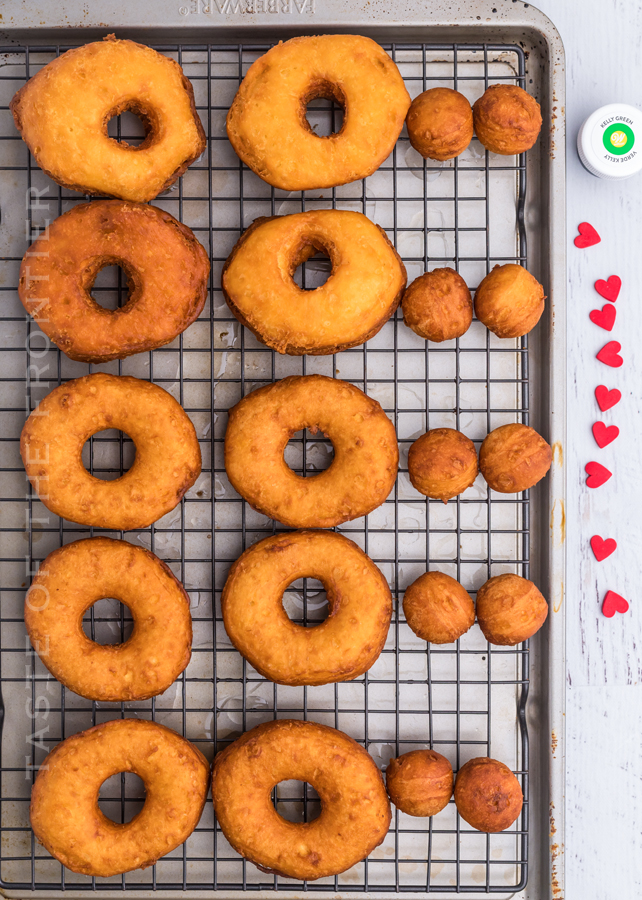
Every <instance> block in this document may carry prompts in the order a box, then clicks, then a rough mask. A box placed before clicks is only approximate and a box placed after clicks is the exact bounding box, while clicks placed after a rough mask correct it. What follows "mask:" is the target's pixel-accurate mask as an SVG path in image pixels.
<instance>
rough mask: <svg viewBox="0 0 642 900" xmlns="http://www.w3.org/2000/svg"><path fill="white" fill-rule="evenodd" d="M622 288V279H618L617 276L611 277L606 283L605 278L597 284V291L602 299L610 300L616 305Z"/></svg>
mask: <svg viewBox="0 0 642 900" xmlns="http://www.w3.org/2000/svg"><path fill="white" fill-rule="evenodd" d="M621 287H622V279H621V278H618V276H617V275H609V277H608V278H607V279H606V281H604V279H603V278H598V279H597V281H596V282H595V290H596V291H597V292H598V294H599V295H600V297H604V299H605V300H610V301H611V303H615V301H616V300H617V298H618V294H619V293H620V288H621Z"/></svg>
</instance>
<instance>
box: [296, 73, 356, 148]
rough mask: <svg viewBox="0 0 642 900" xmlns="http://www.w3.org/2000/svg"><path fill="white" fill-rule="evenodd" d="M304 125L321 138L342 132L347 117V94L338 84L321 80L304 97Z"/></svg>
mask: <svg viewBox="0 0 642 900" xmlns="http://www.w3.org/2000/svg"><path fill="white" fill-rule="evenodd" d="M302 106H303V110H304V111H303V118H304V122H303V126H304V128H306V129H307V130H308V131H311V132H312V134H315V135H316V136H317V137H320V138H328V137H332V136H333V135H337V134H340V133H341V131H342V129H343V123H344V119H345V109H346V99H345V94H344V93H343V91H342V90H341V88H340V87H339V85H338V84H333V83H332V82H330V81H320V82H316V83H315V84H313V85H311V86H310V88H309V89H308V91H307V93H306V94H305V95H304V97H303V98H302Z"/></svg>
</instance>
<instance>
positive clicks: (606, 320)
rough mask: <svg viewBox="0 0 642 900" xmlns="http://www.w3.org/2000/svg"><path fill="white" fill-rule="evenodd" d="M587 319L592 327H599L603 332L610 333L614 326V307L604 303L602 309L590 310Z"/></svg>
mask: <svg viewBox="0 0 642 900" xmlns="http://www.w3.org/2000/svg"><path fill="white" fill-rule="evenodd" d="M589 319H590V320H591V322H592V323H593V324H594V325H599V327H600V328H603V329H604V330H605V331H611V330H612V329H613V326H614V325H615V307H614V306H612V305H611V304H610V303H605V304H604V306H603V307H602V309H592V310H591V311H590V313H589Z"/></svg>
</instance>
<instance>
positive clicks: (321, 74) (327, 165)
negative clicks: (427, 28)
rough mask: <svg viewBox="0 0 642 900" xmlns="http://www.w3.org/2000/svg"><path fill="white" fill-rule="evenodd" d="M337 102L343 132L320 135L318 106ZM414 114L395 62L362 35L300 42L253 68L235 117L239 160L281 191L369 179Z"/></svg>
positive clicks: (232, 130)
mask: <svg viewBox="0 0 642 900" xmlns="http://www.w3.org/2000/svg"><path fill="white" fill-rule="evenodd" d="M321 97H324V98H326V99H328V100H334V101H335V102H336V103H338V104H339V105H340V106H342V107H343V110H344V118H343V125H342V126H341V129H340V130H339V131H338V132H335V133H334V134H330V135H328V136H327V137H321V136H319V135H316V134H315V133H314V131H313V130H312V128H311V127H310V124H309V122H308V120H307V118H306V106H307V104H308V103H309V102H310V101H311V100H315V99H317V98H321ZM409 107H410V95H409V94H408V91H407V90H406V86H405V84H404V83H403V78H402V77H401V74H400V72H399V69H398V68H397V66H396V65H395V63H394V62H393V61H392V60H391V59H390V57H389V56H388V54H387V53H386V52H385V50H383V48H382V47H380V46H379V44H377V43H375V41H373V40H371V39H370V38H368V37H363V36H362V35H354V34H322V35H315V36H314V37H295V38H291V39H290V40H289V41H285V42H283V43H281V42H280V43H278V44H277V45H276V46H275V47H272V49H271V50H268V52H267V53H264V54H263V56H260V57H259V58H258V59H257V60H256V62H254V63H252V65H251V66H250V68H249V70H248V72H247V75H246V76H245V78H244V79H243V82H242V84H241V86H240V88H239V89H238V92H237V94H236V97H235V98H234V102H233V103H232V106H231V107H230V111H229V113H228V115H227V135H228V137H229V139H230V142H231V144H232V146H233V147H234V149H235V150H236V152H237V154H238V156H240V158H241V159H242V160H243V162H244V163H245V164H246V165H248V166H249V167H250V168H251V169H252V170H253V171H254V172H256V174H257V175H258V176H259V177H260V178H262V179H263V180H264V181H267V183H268V184H271V185H272V186H273V187H277V188H282V189H283V190H285V191H305V190H311V189H313V188H325V187H335V186H336V185H339V184H347V183H348V182H349V181H356V180H357V179H359V178H366V177H367V176H368V175H372V173H373V172H374V171H375V170H376V169H378V168H379V166H380V165H381V164H382V162H383V161H384V160H385V159H386V157H388V156H389V155H390V153H392V149H393V147H394V145H395V142H396V140H397V138H398V137H399V135H400V133H401V129H402V128H403V124H404V120H405V118H406V113H407V112H408V109H409Z"/></svg>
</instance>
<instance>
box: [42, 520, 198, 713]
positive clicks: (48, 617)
mask: <svg viewBox="0 0 642 900" xmlns="http://www.w3.org/2000/svg"><path fill="white" fill-rule="evenodd" d="M107 597H109V598H113V599H115V600H120V601H121V603H124V604H125V606H127V608H128V609H129V611H130V612H131V614H132V617H133V619H134V630H133V632H132V634H131V636H130V637H129V639H128V640H126V641H124V642H123V643H122V644H105V645H101V644H99V643H96V641H94V640H90V638H88V637H87V635H86V634H85V633H84V631H83V627H82V618H83V615H84V614H85V613H86V612H87V610H88V609H89V608H90V607H91V606H92V605H93V604H94V603H96V602H97V601H98V600H101V599H103V598H107ZM25 625H26V627H27V634H28V635H29V639H30V640H31V643H32V645H33V647H34V649H35V650H36V652H37V653H38V655H39V656H40V659H41V660H42V663H43V665H45V666H46V667H47V669H49V671H50V672H51V674H52V675H54V677H55V678H57V679H58V681H61V682H62V683H63V684H64V685H65V687H67V688H69V690H70V691H73V692H74V693H75V694H79V695H80V696H81V697H87V698H88V699H89V700H106V701H113V700H146V699H147V698H148V697H154V696H156V695H157V694H162V693H163V691H165V690H167V688H168V687H169V686H170V684H172V683H173V682H174V681H175V680H176V679H177V678H178V676H179V675H180V674H181V672H182V671H183V670H184V669H185V668H186V666H187V664H188V662H189V660H190V656H191V652H192V617H191V616H190V611H189V598H188V596H187V594H186V593H185V590H184V588H183V586H182V584H181V583H180V582H179V581H177V579H176V578H175V577H174V575H173V573H172V571H171V569H170V568H169V566H167V565H166V564H165V563H164V562H161V560H160V559H159V558H158V557H157V556H154V554H153V553H150V552H149V550H146V549H145V548H144V547H136V546H134V545H133V544H129V543H127V541H114V540H112V539H111V538H106V537H94V538H89V539H88V540H82V541H74V542H73V543H72V544H66V545H65V546H64V547H61V548H60V549H59V550H54V551H53V553H50V554H49V556H48V557H47V558H46V559H45V561H44V562H43V563H42V565H41V566H40V568H39V570H38V574H37V575H36V577H35V578H34V579H33V581H32V582H31V587H30V588H29V590H28V591H27V596H26V597H25Z"/></svg>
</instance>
